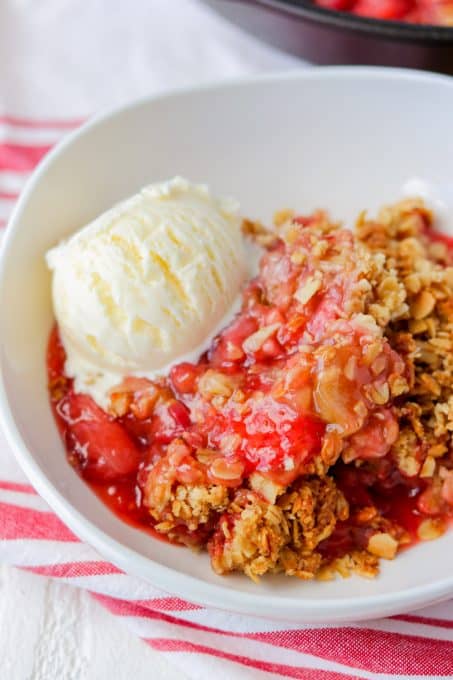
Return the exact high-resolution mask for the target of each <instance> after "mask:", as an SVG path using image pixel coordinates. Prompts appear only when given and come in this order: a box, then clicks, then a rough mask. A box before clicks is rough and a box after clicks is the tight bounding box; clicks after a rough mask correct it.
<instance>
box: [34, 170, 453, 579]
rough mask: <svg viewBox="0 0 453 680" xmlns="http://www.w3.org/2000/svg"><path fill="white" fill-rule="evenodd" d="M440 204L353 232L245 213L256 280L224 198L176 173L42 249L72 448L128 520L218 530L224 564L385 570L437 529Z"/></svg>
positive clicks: (445, 241) (451, 345)
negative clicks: (383, 564) (257, 253)
mask: <svg viewBox="0 0 453 680" xmlns="http://www.w3.org/2000/svg"><path fill="white" fill-rule="evenodd" d="M432 220H433V218H432V215H431V214H430V212H429V211H428V210H427V208H426V207H425V205H424V204H423V202H422V201H420V200H416V199H406V200H405V201H403V202H401V203H399V204H396V205H394V206H391V207H386V208H383V209H382V210H381V212H380V213H379V214H378V216H377V217H376V218H374V219H372V218H368V217H367V216H366V214H362V215H361V216H360V217H359V219H358V221H357V224H356V227H355V230H351V229H346V228H345V227H343V226H342V225H338V224H334V223H332V222H331V220H330V219H329V217H328V215H327V214H326V213H324V212H322V211H318V212H315V213H313V214H312V215H309V216H303V215H298V214H297V213H294V212H293V211H292V210H283V211H280V212H278V213H277V215H276V217H275V220H274V228H273V229H266V228H265V227H264V226H262V225H261V224H260V223H254V222H253V221H250V220H248V219H245V220H243V223H242V230H243V231H244V232H245V237H246V238H247V237H248V238H249V239H250V240H252V242H253V243H255V244H256V245H257V246H258V247H260V246H261V249H262V255H261V259H260V262H259V267H258V272H257V274H256V275H255V276H253V277H252V278H251V279H250V280H248V281H244V273H245V257H244V255H245V247H244V244H243V243H242V239H241V235H240V225H239V219H237V217H236V215H235V212H234V211H233V210H232V208H231V207H230V204H229V203H228V202H227V201H219V200H216V199H214V198H212V197H211V196H210V194H209V191H208V190H207V188H206V187H203V186H196V185H192V184H190V183H189V182H188V181H186V180H182V179H180V178H175V179H173V180H171V181H169V182H165V183H163V184H159V185H154V186H152V187H147V188H146V189H144V190H143V191H142V192H141V193H140V194H138V195H137V196H135V197H133V198H131V199H129V200H128V201H126V202H124V203H122V204H121V205H119V206H116V207H115V208H114V209H112V210H110V211H108V212H107V213H105V214H104V215H102V216H101V217H99V218H98V219H97V220H95V221H94V222H93V223H91V224H89V225H88V226H86V227H84V228H83V229H82V230H81V231H80V232H78V233H77V234H76V235H74V236H73V237H72V238H70V239H69V241H67V242H64V243H62V244H60V245H59V246H57V247H56V248H54V249H52V250H51V251H50V252H49V253H48V256H47V261H48V264H49V266H50V267H51V268H52V270H53V300H54V309H55V312H56V317H57V321H58V325H57V326H56V327H55V328H54V330H53V331H52V332H51V335H50V341H49V348H48V375H49V391H50V399H51V403H52V406H53V410H54V414H55V418H56V422H57V424H58V426H59V429H60V432H61V434H62V437H63V441H64V443H65V446H66V449H67V453H68V459H69V461H70V463H71V464H72V465H73V466H74V468H75V469H76V470H77V471H78V472H79V473H80V474H81V476H82V477H83V478H84V479H86V480H87V481H88V482H89V483H90V484H91V486H92V487H93V488H94V489H95V490H96V491H97V493H98V494H99V495H100V497H101V498H103V499H104V501H105V502H107V504H108V505H109V506H110V507H112V508H113V509H115V510H116V512H117V513H118V515H119V516H120V517H121V516H122V517H123V518H125V519H127V520H129V521H132V522H134V523H135V525H136V526H139V527H140V526H142V527H144V528H149V529H153V530H154V531H155V532H156V533H157V534H158V535H160V536H165V537H167V538H168V539H169V540H171V541H173V542H176V543H182V544H184V545H186V546H188V547H192V548H207V549H208V551H209V553H210V556H211V564H212V567H213V568H214V570H215V571H216V572H217V573H219V574H227V573H230V572H233V571H241V572H244V573H245V574H247V575H248V576H250V577H251V578H252V579H254V580H256V581H257V580H258V578H259V577H260V576H262V575H264V574H266V573H268V572H270V573H284V574H286V575H289V576H297V577H299V578H301V579H310V578H314V577H316V578H320V579H323V580H325V579H326V578H332V577H333V576H334V575H335V574H336V573H339V574H343V575H344V574H346V575H349V573H350V571H355V572H357V573H359V574H360V575H364V576H374V575H375V574H376V573H377V572H378V564H379V558H385V559H393V558H394V557H395V556H396V554H397V552H398V550H401V549H403V548H405V547H407V546H408V545H410V544H411V543H413V542H414V541H416V540H419V539H421V540H430V539H433V538H437V537H439V536H441V535H442V534H443V533H444V531H445V530H446V529H447V526H448V522H449V520H450V518H451V517H453V457H452V453H453V452H452V432H453V266H452V264H453V239H449V238H448V237H446V236H445V237H443V236H442V235H441V234H438V233H436V232H435V231H434V230H433V228H432ZM241 283H243V286H242V287H243V290H242V293H241V304H240V309H239V311H238V312H237V313H236V314H235V315H234V316H233V318H232V319H231V321H230V322H229V323H226V325H225V326H224V327H221V328H220V330H219V331H218V332H216V330H215V329H216V327H217V326H218V324H219V320H220V319H221V318H222V317H224V316H225V314H227V313H228V310H229V309H231V305H232V303H233V300H235V298H236V296H237V294H238V293H239V287H240V285H241ZM231 311H232V312H233V313H234V310H231ZM224 323H225V322H224ZM200 342H201V343H203V344H202V347H201V349H198V350H197V346H198V345H199V343H200ZM188 352H192V353H193V355H194V358H193V360H192V361H187V357H184V355H185V354H187V353H188ZM178 353H179V354H178Z"/></svg>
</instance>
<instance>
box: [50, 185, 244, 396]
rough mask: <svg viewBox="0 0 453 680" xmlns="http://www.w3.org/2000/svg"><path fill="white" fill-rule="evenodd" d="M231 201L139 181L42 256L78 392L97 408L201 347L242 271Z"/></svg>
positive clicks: (202, 190) (190, 188)
mask: <svg viewBox="0 0 453 680" xmlns="http://www.w3.org/2000/svg"><path fill="white" fill-rule="evenodd" d="M237 210H238V206H237V205H236V204H235V203H234V202H232V201H229V200H220V199H216V198H214V197H212V196H211V195H210V193H209V191H208V189H207V188H206V187H205V186H203V185H194V184H191V183H189V182H188V181H186V180H184V179H181V178H175V179H172V180H170V181H168V182H163V183H161V184H155V185H151V186H148V187H146V188H144V189H143V190H142V191H141V192H140V193H139V194H137V195H135V196H133V197H132V198H130V199H128V200H126V201H124V202H123V203H120V204H119V205H117V206H115V207H114V208H112V209H110V210H108V211H107V212H106V213H104V214H103V215H101V216H100V217H98V218H97V219H96V220H94V221H93V222H91V223H90V224H88V225H87V226H85V227H84V228H82V229H81V230H80V231H78V232H77V233H75V234H74V235H73V236H72V237H71V238H70V239H69V240H67V241H64V242H63V243H60V244H59V245H57V246H56V247H55V248H53V249H52V250H50V251H49V252H48V253H47V256H46V260H47V264H48V266H49V268H50V269H51V270H52V272H53V282H52V296H53V305H54V311H55V316H56V319H57V322H58V324H59V329H60V334H61V338H62V342H63V345H64V347H65V350H66V354H67V362H66V372H67V374H68V375H69V376H70V377H73V378H74V379H75V389H76V391H83V392H88V393H89V394H91V395H92V396H93V397H94V399H95V400H96V401H97V402H98V403H99V404H100V405H101V406H106V404H107V403H108V390H109V389H110V388H111V387H112V386H114V385H116V384H118V383H119V382H121V380H122V378H123V377H125V376H128V375H135V376H147V377H152V376H154V375H155V374H156V373H159V371H163V370H165V368H166V367H168V365H169V364H171V363H173V362H175V361H176V360H179V359H182V358H185V357H186V356H187V354H189V353H190V352H193V351H196V350H197V348H200V350H201V349H204V346H203V345H204V344H206V343H208V342H209V340H210V338H212V335H213V333H214V332H215V330H216V329H217V327H218V325H219V324H220V323H221V321H222V319H223V318H224V317H225V315H226V314H228V310H229V309H230V308H231V307H232V306H233V304H234V302H235V299H236V298H237V295H238V293H239V289H240V286H241V284H242V282H243V280H244V277H245V275H246V267H245V254H244V245H243V240H242V235H241V230H240V220H239V217H238V214H237Z"/></svg>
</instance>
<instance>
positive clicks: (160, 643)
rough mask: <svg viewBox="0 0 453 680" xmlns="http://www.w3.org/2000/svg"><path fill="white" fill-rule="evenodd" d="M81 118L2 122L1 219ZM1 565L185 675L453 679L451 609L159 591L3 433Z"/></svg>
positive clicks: (330, 679) (447, 605) (449, 605)
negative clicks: (315, 615)
mask: <svg viewBox="0 0 453 680" xmlns="http://www.w3.org/2000/svg"><path fill="white" fill-rule="evenodd" d="M77 123H78V121H69V120H64V121H48V120H45V121H44V120H41V121H38V120H29V119H20V118H14V117H10V116H0V219H2V220H3V222H5V221H6V220H7V218H8V215H9V212H10V210H11V209H12V207H13V205H14V201H15V200H16V198H17V195H18V193H19V191H20V189H21V187H22V185H23V183H24V181H25V179H26V178H27V176H28V175H29V173H30V172H31V171H32V170H33V168H34V166H35V165H36V163H37V162H38V161H39V160H40V158H42V156H43V155H44V154H45V153H46V152H47V151H48V149H49V148H50V147H51V146H52V145H53V144H54V143H55V142H56V141H57V140H58V139H59V138H61V137H62V135H64V134H65V132H67V131H68V130H70V129H72V128H73V127H74V126H75V125H76V124H77ZM0 561H3V562H7V563H10V564H12V565H16V566H18V567H21V568H22V569H26V570H29V571H32V572H34V573H37V574H41V575H44V576H47V577H52V578H56V579H60V580H61V581H64V582H66V583H69V584H71V585H73V586H78V587H80V588H85V589H87V590H88V591H90V592H91V593H92V595H93V597H95V598H96V599H97V600H98V601H99V602H100V603H101V604H102V605H103V606H104V607H106V608H107V609H108V610H109V611H110V612H111V613H112V614H113V615H114V616H117V617H120V618H121V619H122V620H123V621H124V622H125V623H127V625H128V626H129V627H130V628H131V629H132V630H133V631H134V632H135V633H136V634H137V635H138V636H140V637H141V638H143V640H144V641H145V642H146V643H147V644H149V645H151V646H152V647H153V648H154V649H157V650H159V651H160V652H161V653H163V654H165V655H169V656H170V657H171V659H172V662H173V664H180V666H181V668H182V669H183V670H184V672H185V674H186V675H188V676H189V677H193V678H202V677H203V678H204V677H208V675H209V674H210V673H212V672H215V673H216V674H217V677H218V678H219V679H220V678H225V680H226V679H227V678H228V679H229V678H232V677H234V678H238V679H244V680H246V679H247V680H249V679H251V678H258V677H263V678H264V677H274V678H276V677H288V678H302V679H304V680H315V679H318V678H319V679H320V680H322V679H323V678H326V680H337V678H338V680H340V679H343V680H345V679H347V678H386V677H389V676H392V677H397V678H407V677H411V678H415V677H429V678H435V677H439V678H440V677H452V676H453V604H452V602H448V603H444V604H442V605H438V606H435V607H431V608H429V609H425V610H423V611H422V612H418V613H416V614H410V615H404V616H396V617H393V618H389V619H383V620H379V621H369V622H367V623H359V624H348V626H347V627H339V626H336V627H328V626H316V627H309V626H300V625H294V624H284V623H276V622H272V621H263V620H256V619H251V618H247V617H244V616H239V615H234V614H230V613H225V612H221V611H216V610H212V609H206V608H203V607H198V606H196V605H194V604H191V603H189V602H186V601H184V600H181V599H179V598H177V597H172V596H170V595H168V594H166V593H164V592H161V591H158V590H156V589H154V588H152V587H151V586H149V585H148V584H147V583H144V582H142V581H140V580H138V579H136V578H134V577H131V576H128V575H126V574H124V573H123V572H121V571H120V570H119V569H117V568H116V567H115V566H113V565H111V564H109V563H107V562H105V561H104V560H103V559H102V558H101V557H100V556H99V555H98V554H97V553H95V551H94V550H92V549H91V548H90V547H88V546H87V545H85V544H83V543H81V542H80V541H79V540H78V539H77V538H76V537H75V536H74V535H73V534H72V532H71V531H70V530H69V529H68V528H67V527H66V526H65V525H64V524H63V523H62V522H61V521H60V520H59V519H58V517H56V515H55V514H54V513H53V512H52V511H51V510H50V508H49V507H48V506H47V505H46V503H45V502H44V501H43V500H42V499H41V498H40V497H39V496H38V495H37V494H36V493H35V491H34V490H33V488H32V487H31V486H30V485H29V484H28V483H27V482H26V480H25V479H24V478H23V476H22V474H21V472H20V471H19V470H18V468H17V466H16V464H15V462H14V461H13V460H12V458H11V456H10V453H9V451H8V448H7V445H6V442H5V441H4V439H3V437H2V435H1V433H0Z"/></svg>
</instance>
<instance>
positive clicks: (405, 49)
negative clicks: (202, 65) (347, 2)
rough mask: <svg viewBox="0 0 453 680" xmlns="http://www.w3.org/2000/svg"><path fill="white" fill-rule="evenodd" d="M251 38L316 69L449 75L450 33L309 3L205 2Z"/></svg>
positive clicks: (452, 30) (280, 0)
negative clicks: (368, 67) (380, 68)
mask: <svg viewBox="0 0 453 680" xmlns="http://www.w3.org/2000/svg"><path fill="white" fill-rule="evenodd" d="M205 2H206V4H208V5H210V6H211V7H213V8H214V9H216V10H217V11H218V12H220V13H221V14H222V15H223V16H225V17H227V18H228V19H230V20H231V21H233V22H234V23H236V24H238V25H240V26H242V27H243V28H245V29H246V30H247V31H249V32H250V33H252V34H253V35H255V36H257V37H260V38H263V39H264V40H266V41H267V42H269V43H271V44H272V45H275V46H276V47H280V48H281V49H283V50H286V51H287V52H291V53H292V54H296V55H298V56H300V57H303V58H304V59H308V60H309V61H313V62H315V63H318V64H378V65H384V66H407V67H411V68H421V69H427V70H431V71H441V72H443V73H449V74H453V28H445V27H440V26H425V25H419V24H418V25H415V24H405V23H402V22H398V21H381V20H377V19H366V18H362V17H358V16H355V15H353V14H349V13H347V12H335V11H332V10H326V9H322V8H320V7H317V6H316V5H314V4H313V3H311V2H309V1H308V0H205Z"/></svg>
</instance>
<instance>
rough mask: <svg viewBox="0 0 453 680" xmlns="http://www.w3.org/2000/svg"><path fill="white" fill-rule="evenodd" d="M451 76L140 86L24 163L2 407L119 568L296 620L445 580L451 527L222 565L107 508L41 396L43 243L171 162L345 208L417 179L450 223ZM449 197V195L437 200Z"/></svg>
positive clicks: (7, 258) (68, 517)
mask: <svg viewBox="0 0 453 680" xmlns="http://www.w3.org/2000/svg"><path fill="white" fill-rule="evenodd" d="M452 117H453V80H451V79H449V78H447V77H443V76H436V75H430V74H426V73H423V74H422V73H417V72H408V71H400V70H386V69H370V68H328V69H314V70H307V71H303V72H301V73H292V74H290V75H280V76H271V77H266V78H257V79H253V80H248V81H246V82H240V83H233V84H227V85H216V86H212V87H207V88H202V89H199V90H191V91H185V92H177V93H174V94H170V95H168V96H164V97H159V98H149V99H145V100H142V101H139V102H137V103H134V104H132V105H130V106H128V107H126V108H123V109H121V110H118V111H115V112H113V113H110V114H108V115H106V116H103V117H101V118H99V119H97V120H95V121H93V122H91V123H89V124H88V125H85V127H83V128H82V129H81V130H79V131H77V132H76V133H75V134H73V135H72V136H71V137H69V138H68V139H67V140H66V141H65V142H64V143H63V144H61V145H60V146H59V147H58V148H57V149H56V150H55V151H54V152H53V153H51V154H50V155H49V156H48V157H47V158H46V159H45V161H44V162H43V163H42V164H41V165H40V167H39V168H38V170H37V171H36V172H35V174H34V176H33V178H32V179H31V181H30V182H29V184H28V186H27V188H26V190H25V191H24V193H23V194H22V196H21V198H20V200H19V203H18V205H17V208H16V210H15V213H14V215H13V217H12V219H11V222H10V225H9V228H8V234H7V236H6V242H5V244H4V249H3V258H2V264H1V275H0V290H1V299H0V326H1V373H2V381H3V385H2V388H1V414H2V421H3V427H4V428H5V430H6V433H7V436H8V439H9V442H10V443H11V445H12V447H13V449H14V451H15V453H16V455H17V458H18V460H19V462H20V463H21V465H22V467H23V468H24V470H25V472H26V473H27V474H28V476H29V478H30V480H31V482H32V483H33V484H34V486H35V487H36V489H37V490H38V491H39V493H41V494H42V496H44V498H45V499H46V500H47V501H48V503H49V504H50V505H51V506H52V507H53V508H54V510H55V512H56V513H57V514H58V515H59V516H60V517H61V518H62V520H63V521H64V522H66V524H67V525H68V526H69V527H70V528H71V529H72V530H73V531H74V532H75V533H76V534H77V535H78V536H80V538H81V539H83V540H85V541H87V542H88V543H90V544H91V545H93V546H94V547H95V548H96V549H97V550H98V551H99V552H100V553H101V554H102V555H103V556H104V557H105V558H106V559H108V560H111V561H112V562H113V563H115V564H116V565H118V566H119V567H121V568H122V569H124V570H125V571H127V572H129V573H131V574H134V575H136V576H139V577H142V578H143V579H147V580H149V581H150V582H151V583H152V584H154V585H155V586H157V587H160V588H162V589H164V590H166V591H169V592H172V593H175V594H177V595H179V596H181V597H183V598H188V599H189V600H192V601H194V602H197V603H201V604H205V605H212V606H215V607H220V608H224V609H228V610H232V611H236V612H241V613H244V614H252V615H255V616H265V617H273V618H279V619H284V620H291V621H301V622H302V621H303V622H336V621H345V620H354V619H355V620H357V619H363V618H369V617H372V616H383V615H388V614H394V613H397V612H402V611H405V610H406V611H407V610H408V609H410V608H415V607H418V606H421V605H423V604H427V603H433V602H435V601H438V600H440V599H442V598H445V597H447V596H448V595H452V594H453V531H452V532H450V533H447V534H446V535H445V536H444V537H443V538H441V539H439V540H438V541H433V542H430V543H425V544H420V545H418V546H416V547H415V548H413V549H411V550H408V551H406V552H404V553H403V554H401V555H400V556H398V558H397V559H396V560H395V561H393V562H388V563H385V564H384V565H383V569H382V574H381V575H380V576H379V577H378V578H377V579H375V580H373V581H368V580H363V579H360V578H355V577H354V578H351V579H348V580H337V581H335V582H301V581H298V580H296V579H289V578H284V577H271V578H264V579H263V580H262V582H261V584H260V585H255V584H254V583H252V582H251V581H250V580H248V579H247V578H245V577H241V576H229V577H219V576H216V575H215V574H214V573H213V572H212V571H211V569H210V566H209V561H208V557H207V556H206V555H199V554H194V553H192V552H190V551H189V550H184V549H182V548H179V547H174V546H172V545H168V544H167V543H164V542H161V541H158V540H154V539H152V538H150V537H149V536H148V535H146V534H144V533H141V532H140V531H137V530H135V529H133V528H131V527H129V526H128V525H126V524H124V523H122V522H121V521H120V520H118V519H117V518H116V517H115V516H114V515H113V514H111V513H110V511H109V510H108V509H107V508H106V507H105V506H104V505H102V503H101V502H100V501H99V500H98V499H97V498H96V497H95V496H94V495H93V494H92V493H91V491H90V490H89V488H87V487H86V486H85V484H84V483H83V481H82V480H81V479H80V478H79V477H78V476H77V475H76V474H75V472H74V471H73V469H72V468H71V467H70V466H69V465H68V464H67V462H66V459H65V453H64V449H63V446H62V444H61V441H60V438H59V436H58V433H57V429H56V427H55V424H54V421H53V417H52V414H51V411H50V408H49V404H48V399H47V390H46V370H45V346H46V341H47V336H48V333H49V329H50V327H51V323H52V310H51V304H50V295H49V274H48V272H47V271H46V267H45V265H44V253H45V251H46V250H47V249H48V248H49V247H50V246H52V245H53V244H55V243H56V242H57V241H58V240H59V239H61V238H62V237H63V236H67V235H68V234H70V233H71V232H73V231H74V230H75V229H77V228H78V227H80V226H81V225H83V224H84V223H86V222H87V221H88V220H90V219H92V218H94V217H95V216H96V215H97V214H98V213H100V212H101V211H103V210H105V209H106V208H108V207H109V206H111V205H112V204H113V203H115V202H117V201H118V200H120V199H122V198H124V197H126V196H128V195H129V194H132V193H133V192H135V191H136V190H137V189H139V188H140V187H141V186H142V185H144V184H146V183H148V182H153V181H155V180H160V179H163V178H167V177H170V176H172V175H175V174H181V175H185V176H187V177H189V178H190V179H192V180H194V181H205V182H208V183H209V184H210V185H211V187H212V189H213V190H214V191H216V192H219V193H221V194H231V195H233V196H236V197H237V198H239V199H240V201H241V203H242V208H243V212H244V214H246V215H250V216H254V217H261V218H264V219H266V218H269V217H270V216H271V214H272V212H273V211H274V210H276V209H278V208H281V207H287V206H292V207H296V208H297V209H298V210H301V211H309V210H311V209H312V208H316V207H327V208H329V210H331V212H332V214H333V215H334V216H338V217H345V218H350V217H352V216H353V215H354V214H356V213H357V212H358V211H359V210H361V209H362V208H365V207H371V208H374V207H376V206H378V205H379V204H380V203H382V202H388V201H391V200H393V199H395V198H398V197H399V196H400V193H401V187H402V186H403V185H404V183H405V182H406V181H407V180H408V179H410V178H413V177H421V178H422V179H424V180H426V181H429V182H430V183H431V184H432V186H433V187H434V188H435V190H436V191H437V192H438V194H439V196H440V197H441V198H442V197H443V198H444V199H445V201H446V204H447V206H446V210H447V212H448V211H450V216H451V218H452V224H453V203H452V202H451V198H452V197H453V135H452V132H451V122H452ZM449 201H450V203H449Z"/></svg>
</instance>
